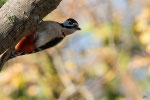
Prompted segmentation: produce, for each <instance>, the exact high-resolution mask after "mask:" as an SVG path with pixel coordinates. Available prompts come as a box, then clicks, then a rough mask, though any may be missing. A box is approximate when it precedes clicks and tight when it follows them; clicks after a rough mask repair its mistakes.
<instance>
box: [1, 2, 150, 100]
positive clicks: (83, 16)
mask: <svg viewBox="0 0 150 100" xmlns="http://www.w3.org/2000/svg"><path fill="white" fill-rule="evenodd" d="M5 2H6V0H0V7H1V6H2V5H3V4H4V3H5ZM70 17H72V18H75V19H76V20H77V21H78V22H79V25H80V27H81V28H82V31H78V32H76V33H74V34H73V35H70V36H68V37H67V38H66V39H65V40H64V41H63V42H61V43H60V44H59V45H57V46H56V47H54V48H51V49H47V50H45V51H43V52H39V53H36V54H32V55H26V56H21V57H17V58H15V59H13V60H10V61H8V63H6V64H5V68H4V69H3V71H2V72H1V73H0V100H150V1H149V0H62V2H61V3H60V5H59V6H58V8H57V9H56V10H54V11H53V12H52V13H50V14H49V15H48V16H46V17H45V18H44V19H43V20H54V21H58V22H63V21H65V20H66V19H67V18H70Z"/></svg>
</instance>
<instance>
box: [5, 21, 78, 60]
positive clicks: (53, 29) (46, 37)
mask: <svg viewBox="0 0 150 100" xmlns="http://www.w3.org/2000/svg"><path fill="white" fill-rule="evenodd" d="M78 30H81V28H80V27H79V24H78V22H77V21H76V20H75V19H73V18H69V19H67V20H66V21H64V22H63V23H59V22H56V21H41V22H40V23H39V24H38V25H37V28H36V30H34V31H33V32H30V33H29V34H27V35H25V36H24V37H23V38H22V39H21V40H20V41H19V43H18V44H17V45H16V46H15V50H14V51H13V52H12V53H11V55H10V56H9V57H8V59H7V60H10V59H12V58H15V57H17V56H21V55H26V54H31V53H36V52H39V51H42V50H45V49H48V48H51V47H54V46H56V45H57V44H58V43H60V42H61V41H62V40H63V39H64V38H65V37H66V36H68V35H71V34H73V33H74V32H76V31H78Z"/></svg>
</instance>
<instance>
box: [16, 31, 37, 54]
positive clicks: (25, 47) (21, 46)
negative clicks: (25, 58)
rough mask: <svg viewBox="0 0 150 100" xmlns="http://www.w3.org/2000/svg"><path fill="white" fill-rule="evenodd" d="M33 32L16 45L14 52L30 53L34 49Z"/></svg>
mask: <svg viewBox="0 0 150 100" xmlns="http://www.w3.org/2000/svg"><path fill="white" fill-rule="evenodd" d="M34 34H35V32H32V33H30V34H27V35H26V36H24V37H23V38H22V39H21V40H20V41H19V43H18V44H17V45H16V47H15V49H16V52H19V53H20V52H21V53H30V52H31V51H33V50H34V49H35V44H34V43H35V37H34Z"/></svg>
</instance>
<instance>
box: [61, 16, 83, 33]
mask: <svg viewBox="0 0 150 100" xmlns="http://www.w3.org/2000/svg"><path fill="white" fill-rule="evenodd" d="M62 26H63V31H64V33H65V35H70V34H72V33H74V32H75V31H78V30H81V28H80V27H79V24H78V22H77V21H76V20H74V19H73V18H69V19H67V20H66V21H65V22H64V23H62Z"/></svg>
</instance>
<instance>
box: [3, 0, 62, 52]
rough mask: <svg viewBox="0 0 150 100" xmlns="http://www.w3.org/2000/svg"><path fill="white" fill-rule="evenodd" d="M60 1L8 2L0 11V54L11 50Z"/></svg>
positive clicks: (19, 0)
mask: <svg viewBox="0 0 150 100" xmlns="http://www.w3.org/2000/svg"><path fill="white" fill-rule="evenodd" d="M60 1H61V0H9V1H8V2H7V3H6V4H5V5H4V6H3V7H2V8H1V9H0V54H2V53H3V52H4V51H6V50H7V49H8V48H13V47H15V45H16V44H17V43H18V42H19V40H20V39H21V38H22V37H23V36H24V35H25V34H27V33H29V32H31V31H32V30H33V29H35V26H36V25H37V24H38V22H39V21H40V20H41V19H42V18H43V17H45V16H46V15H47V14H48V13H50V12H51V11H52V10H54V9H55V8H56V7H57V6H58V5H59V3H60Z"/></svg>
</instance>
